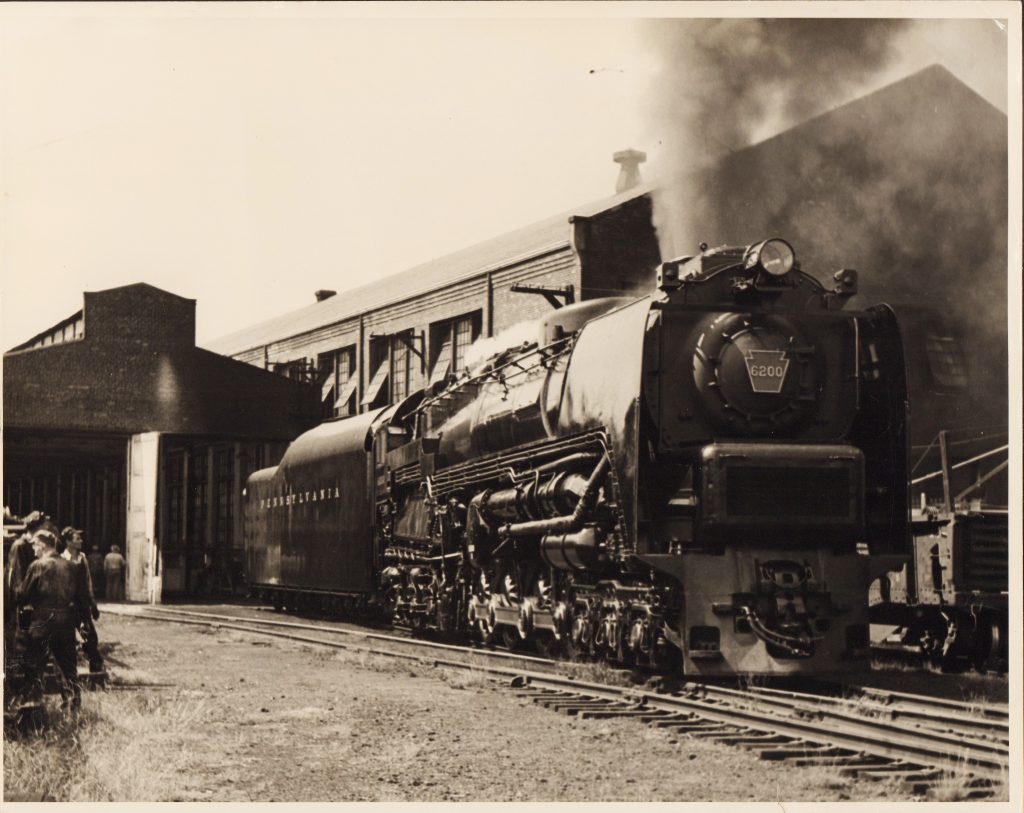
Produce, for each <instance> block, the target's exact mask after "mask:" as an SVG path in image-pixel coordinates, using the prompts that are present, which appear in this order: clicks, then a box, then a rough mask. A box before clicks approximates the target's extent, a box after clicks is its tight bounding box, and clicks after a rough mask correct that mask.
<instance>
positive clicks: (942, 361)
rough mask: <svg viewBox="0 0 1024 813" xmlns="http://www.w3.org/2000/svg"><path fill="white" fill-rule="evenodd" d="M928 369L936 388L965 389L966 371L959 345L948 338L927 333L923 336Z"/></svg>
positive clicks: (954, 340)
mask: <svg viewBox="0 0 1024 813" xmlns="http://www.w3.org/2000/svg"><path fill="white" fill-rule="evenodd" d="M924 346H925V351H926V353H927V355H928V369H929V371H930V372H931V375H932V380H933V381H934V382H935V384H936V386H938V387H941V388H942V389H950V390H963V389H966V388H967V370H966V367H965V366H964V359H963V354H962V352H961V349H960V344H959V342H957V340H956V339H954V338H952V337H950V336H940V335H939V334H937V333H932V332H929V333H928V334H927V335H926V336H925V345H924Z"/></svg>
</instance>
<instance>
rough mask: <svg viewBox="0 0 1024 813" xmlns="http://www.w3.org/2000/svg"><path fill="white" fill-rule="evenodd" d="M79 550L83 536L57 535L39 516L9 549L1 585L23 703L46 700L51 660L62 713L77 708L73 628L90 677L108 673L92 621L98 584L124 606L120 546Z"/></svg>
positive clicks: (96, 612)
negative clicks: (45, 681) (17, 658)
mask: <svg viewBox="0 0 1024 813" xmlns="http://www.w3.org/2000/svg"><path fill="white" fill-rule="evenodd" d="M82 548H83V538H82V532H81V531H80V530H78V529H76V528H71V527H67V528H64V529H63V530H62V531H61V530H58V528H57V526H56V525H55V524H54V523H53V522H52V520H50V519H49V518H48V517H45V516H44V515H42V514H41V513H39V512H38V511H34V512H33V513H32V514H30V515H29V516H27V517H26V518H25V520H24V531H23V532H22V533H21V535H20V536H19V537H18V538H17V539H16V540H15V541H14V543H13V544H12V545H11V548H10V551H9V553H8V556H7V563H6V564H7V567H6V573H5V580H4V594H5V595H4V599H5V600H4V608H5V618H4V626H5V631H6V630H11V631H12V637H13V640H11V641H10V644H11V645H13V648H14V650H15V651H16V652H18V653H20V654H21V661H22V665H23V670H24V681H23V683H22V691H21V692H20V694H21V695H22V700H23V702H27V703H38V702H41V701H42V693H43V676H44V674H45V670H46V665H47V662H48V661H49V659H50V656H51V655H52V657H53V660H54V661H55V663H56V665H57V670H58V672H59V674H60V680H61V697H62V700H63V707H64V708H66V709H67V708H70V709H71V710H77V709H78V708H79V706H80V705H81V688H80V686H79V683H78V668H77V657H76V653H75V643H76V641H75V633H76V630H77V631H78V633H79V634H80V635H81V636H82V640H83V646H82V648H83V651H84V652H85V654H86V655H87V657H88V659H89V671H90V672H96V673H98V672H102V671H103V657H102V656H101V654H100V651H99V637H98V636H97V634H96V627H95V624H94V623H93V622H94V621H95V620H96V619H98V618H99V615H100V612H99V608H98V607H97V605H96V594H95V591H94V585H95V584H96V583H98V582H99V580H100V579H101V578H102V580H103V584H104V587H105V595H106V598H107V600H109V601H121V600H123V598H124V570H125V560H124V557H123V556H121V553H120V550H119V549H118V547H117V545H113V546H112V547H111V551H110V553H108V554H107V555H106V556H105V557H104V556H102V555H101V554H100V551H99V548H98V546H93V549H92V553H90V554H89V555H88V556H86V555H85V554H84V553H83V552H82ZM5 637H7V636H5Z"/></svg>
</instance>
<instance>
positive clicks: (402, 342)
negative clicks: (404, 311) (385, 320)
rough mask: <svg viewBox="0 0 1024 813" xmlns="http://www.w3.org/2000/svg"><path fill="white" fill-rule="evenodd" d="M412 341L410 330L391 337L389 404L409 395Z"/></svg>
mask: <svg viewBox="0 0 1024 813" xmlns="http://www.w3.org/2000/svg"><path fill="white" fill-rule="evenodd" d="M412 341H413V334H412V331H411V330H407V331H405V332H404V333H399V334H396V335H394V336H392V337H391V403H396V402H398V401H401V400H402V399H403V398H405V397H406V396H407V395H408V394H409V385H410V384H411V383H412V372H413V366H412V359H413V354H412V351H411V350H410V349H409V346H410V345H411V344H412Z"/></svg>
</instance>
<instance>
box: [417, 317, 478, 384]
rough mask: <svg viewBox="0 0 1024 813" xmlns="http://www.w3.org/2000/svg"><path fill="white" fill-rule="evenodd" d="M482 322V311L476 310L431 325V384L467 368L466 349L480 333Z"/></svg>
mask: <svg viewBox="0 0 1024 813" xmlns="http://www.w3.org/2000/svg"><path fill="white" fill-rule="evenodd" d="M480 322H481V319H480V311H476V312H475V313H470V314H466V315H465V316H458V317H456V318H455V319H448V320H445V321H444V322H437V323H435V324H433V325H431V326H430V347H431V354H432V355H433V359H432V364H431V367H430V381H429V383H430V384H435V383H437V382H438V381H444V380H445V378H447V377H448V376H449V375H452V374H454V375H458V374H459V373H460V372H461V371H462V370H463V368H465V366H466V351H467V350H468V349H469V346H470V345H471V344H473V342H474V341H476V339H477V337H478V336H479V335H480Z"/></svg>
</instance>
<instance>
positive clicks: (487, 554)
mask: <svg viewBox="0 0 1024 813" xmlns="http://www.w3.org/2000/svg"><path fill="white" fill-rule="evenodd" d="M657 276H658V280H657V282H658V285H657V290H656V291H654V292H653V293H652V294H650V295H648V296H643V297H638V298H630V299H625V298H614V299H603V300H590V301H586V302H583V303H580V304H578V305H574V306H569V307H565V308H561V309H559V310H556V311H553V312H552V313H551V314H550V315H549V316H548V317H547V318H546V319H544V320H542V321H541V322H540V323H538V325H537V338H536V340H535V341H533V342H530V343H527V344H524V345H521V346H517V347H512V348H508V349H505V350H503V351H501V352H500V353H498V354H496V355H494V356H492V357H491V358H489V359H487V360H486V362H484V363H481V364H479V365H478V366H477V367H475V368H474V369H473V370H470V371H464V372H463V373H462V374H461V375H459V376H457V377H452V378H450V379H449V380H448V381H447V382H444V383H443V384H442V385H435V386H434V387H432V388H429V389H428V390H426V391H419V392H416V393H414V394H413V395H411V396H410V397H408V398H406V399H405V400H403V401H402V402H400V403H398V404H394V405H392V406H390V407H388V408H386V409H384V410H380V411H377V412H373V413H367V414H363V415H359V416H357V417H354V418H348V419H343V420H336V421H330V422H327V423H325V424H324V425H322V426H320V427H318V428H316V429H313V430H312V431H310V432H308V433H306V434H305V435H303V436H302V437H300V438H299V439H298V440H297V441H295V443H293V444H292V446H291V448H289V450H288V452H287V453H286V454H285V456H284V458H283V459H282V461H281V464H280V465H279V466H277V467H275V468H273V469H267V470H263V471H260V472H257V473H255V474H254V475H253V476H252V477H251V478H250V480H249V482H248V485H247V489H246V508H245V511H246V560H247V572H248V578H249V581H250V584H251V586H252V590H253V592H254V593H255V594H256V595H258V596H261V597H263V598H266V599H268V600H270V601H272V602H274V603H275V604H278V605H287V606H303V604H306V606H310V605H311V604H316V605H323V604H333V605H340V606H350V607H353V608H376V609H378V610H379V611H380V612H382V613H383V614H384V615H385V616H386V617H388V618H389V619H390V620H391V621H392V622H393V623H395V624H400V625H404V626H409V627H412V628H414V629H418V630H424V631H430V630H433V631H439V632H445V633H453V634H456V635H466V636H473V637H475V638H476V639H478V640H480V641H481V642H483V643H487V644H490V643H494V642H501V643H504V644H506V645H510V646H513V645H518V644H523V643H526V642H529V643H533V644H536V645H537V646H539V647H542V648H545V649H547V650H557V651H561V652H564V653H566V654H570V655H584V656H588V657H599V658H605V659H609V660H612V661H616V662H622V663H629V664H637V665H645V666H652V667H659V666H660V667H667V668H680V669H682V671H684V672H685V673H687V674H699V675H709V676H710V675H731V674H737V673H747V674H766V675H786V674H797V673H828V672H839V671H848V670H850V669H851V668H855V667H858V666H864V665H866V663H867V660H868V657H869V643H870V641H869V632H868V630H869V627H868V588H869V585H870V584H871V583H872V582H873V581H874V580H875V579H877V578H878V577H880V576H882V575H883V574H885V573H886V572H887V571H890V570H893V569H895V568H896V567H898V565H899V564H900V563H901V562H902V561H903V559H902V556H901V554H902V553H903V552H904V551H905V550H906V549H907V542H908V539H909V527H910V526H909V505H908V494H907V433H906V432H907V430H906V397H907V396H906V379H905V371H904V366H903V365H904V362H903V354H902V346H901V341H900V336H899V329H898V325H897V322H896V319H895V317H894V315H893V313H892V311H891V310H890V309H888V308H887V307H885V306H877V307H872V308H869V309H866V310H859V311H853V310H849V309H846V308H844V306H845V305H846V304H847V302H848V300H849V298H850V297H851V296H852V295H853V294H854V293H855V292H856V288H857V280H856V273H855V272H852V271H848V270H841V271H839V272H837V273H836V275H835V277H834V285H833V286H832V287H831V288H826V287H825V286H823V285H822V284H821V283H820V282H819V281H818V280H817V279H815V278H814V277H813V276H811V275H809V274H807V273H805V272H804V271H803V270H802V269H801V268H800V266H799V264H798V263H797V262H796V259H795V254H794V251H793V249H792V247H791V246H790V245H789V244H788V243H787V242H785V241H784V240H781V239H777V238H773V239H769V240H764V241H762V242H760V243H757V244H754V245H751V246H744V247H721V248H717V249H712V250H708V249H707V248H706V247H705V246H702V247H701V252H700V253H699V254H697V255H695V256H691V257H683V258H680V259H678V260H675V261H671V262H666V263H663V264H662V265H661V266H659V268H658V275H657Z"/></svg>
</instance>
